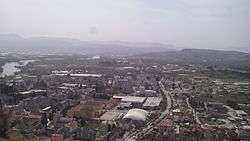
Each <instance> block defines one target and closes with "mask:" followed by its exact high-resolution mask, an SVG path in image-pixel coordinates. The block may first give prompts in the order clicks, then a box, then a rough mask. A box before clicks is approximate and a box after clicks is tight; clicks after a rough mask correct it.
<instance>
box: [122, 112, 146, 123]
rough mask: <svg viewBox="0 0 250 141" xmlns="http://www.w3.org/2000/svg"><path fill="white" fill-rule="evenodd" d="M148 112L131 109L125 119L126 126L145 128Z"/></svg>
mask: <svg viewBox="0 0 250 141" xmlns="http://www.w3.org/2000/svg"><path fill="white" fill-rule="evenodd" d="M147 116H148V112H147V111H145V110H142V109H131V110H129V111H128V113H127V114H126V115H125V116H124V117H123V124H124V126H127V127H128V126H131V125H134V126H135V127H140V126H143V125H144V124H145V122H146V120H147Z"/></svg>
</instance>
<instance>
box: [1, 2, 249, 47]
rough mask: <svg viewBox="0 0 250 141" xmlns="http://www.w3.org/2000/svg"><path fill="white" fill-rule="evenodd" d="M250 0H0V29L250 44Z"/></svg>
mask: <svg viewBox="0 0 250 141" xmlns="http://www.w3.org/2000/svg"><path fill="white" fill-rule="evenodd" d="M249 25H250V0H0V34H6V33H16V34H19V35H22V36H24V37H31V36H53V37H70V38H78V39H81V40H121V41H131V42H161V43H168V44H174V45H177V46H181V47H194V48H213V49H216V48H217V49H223V48H229V47H234V49H237V48H238V47H245V48H246V47H250V26H249Z"/></svg>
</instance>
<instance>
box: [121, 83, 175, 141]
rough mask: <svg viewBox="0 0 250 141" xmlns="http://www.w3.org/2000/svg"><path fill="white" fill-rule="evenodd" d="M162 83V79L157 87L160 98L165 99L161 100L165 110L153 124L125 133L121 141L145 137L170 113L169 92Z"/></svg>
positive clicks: (133, 140) (170, 98) (170, 99)
mask: <svg viewBox="0 0 250 141" xmlns="http://www.w3.org/2000/svg"><path fill="white" fill-rule="evenodd" d="M163 81H164V78H162V79H161V80H160V81H159V86H160V88H161V91H162V97H165V98H164V99H163V100H164V102H165V103H166V107H165V110H164V111H162V112H161V115H160V116H159V117H158V118H157V119H156V120H154V121H153V122H149V123H147V124H146V126H145V127H144V128H143V129H140V130H131V131H130V132H127V133H126V134H125V135H124V137H123V139H122V140H123V141H135V140H136V139H137V138H138V137H139V136H140V135H146V134H148V133H150V132H151V131H153V129H154V128H155V127H157V126H158V125H159V123H160V122H161V121H162V120H163V119H164V118H165V117H166V116H167V115H168V114H169V113H170V112H171V111H170V110H171V107H172V97H171V95H170V92H169V91H167V90H166V89H165V86H164V85H163V83H162V82H163Z"/></svg>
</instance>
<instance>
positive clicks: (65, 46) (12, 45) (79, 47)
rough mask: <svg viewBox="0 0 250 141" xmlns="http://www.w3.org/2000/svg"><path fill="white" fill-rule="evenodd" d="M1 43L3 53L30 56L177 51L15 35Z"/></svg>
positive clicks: (4, 37)
mask: <svg viewBox="0 0 250 141" xmlns="http://www.w3.org/2000/svg"><path fill="white" fill-rule="evenodd" d="M0 42H1V44H0V49H1V51H4V52H18V53H30V54H38V53H39V54H47V53H73V54H74V53H77V54H99V55H108V54H112V55H135V54H143V53H150V52H164V51H174V50H176V47H174V46H173V45H165V44H159V43H130V42H121V41H81V40H77V39H71V38H52V37H32V38H23V37H21V36H18V35H15V34H8V35H0Z"/></svg>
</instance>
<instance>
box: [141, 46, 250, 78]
mask: <svg viewBox="0 0 250 141" xmlns="http://www.w3.org/2000/svg"><path fill="white" fill-rule="evenodd" d="M140 57H142V58H145V59H153V60H155V61H161V62H164V63H180V64H201V65H206V66H212V67H220V66H223V67H228V68H231V69H234V70H245V71H250V54H248V53H243V52H238V51H221V50H205V49H184V50H181V51H172V52H158V53H148V54H144V55H141V56H140ZM239 73H240V72H239Z"/></svg>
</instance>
